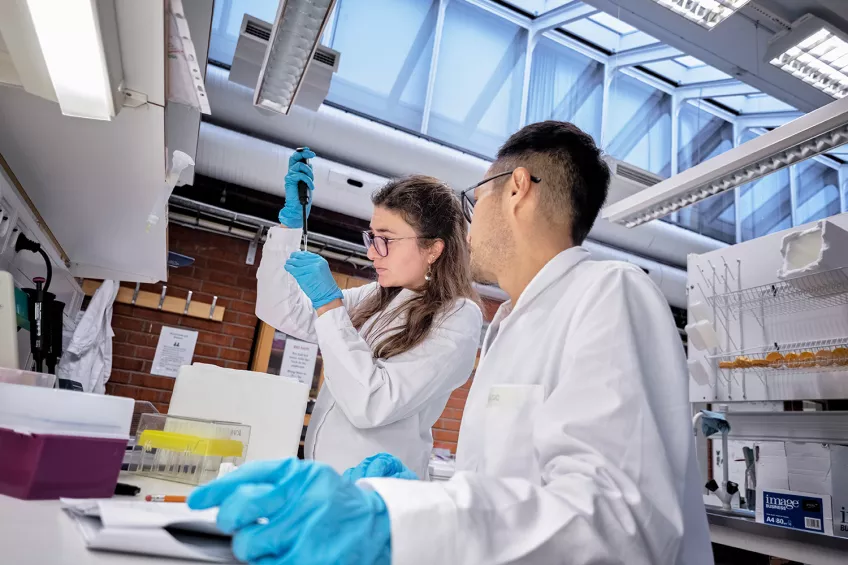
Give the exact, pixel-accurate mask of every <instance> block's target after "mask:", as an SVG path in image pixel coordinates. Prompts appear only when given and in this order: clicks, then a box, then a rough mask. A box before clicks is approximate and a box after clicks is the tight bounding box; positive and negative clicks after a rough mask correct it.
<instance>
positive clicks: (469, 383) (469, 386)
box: [459, 379, 474, 390]
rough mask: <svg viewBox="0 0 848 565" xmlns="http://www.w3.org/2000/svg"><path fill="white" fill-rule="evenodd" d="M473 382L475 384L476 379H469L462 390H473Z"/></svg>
mask: <svg viewBox="0 0 848 565" xmlns="http://www.w3.org/2000/svg"><path fill="white" fill-rule="evenodd" d="M473 382H474V379H468V380H467V381H465V383H464V384H463V385H462V386H461V387H459V388H462V389H465V390H471V383H473Z"/></svg>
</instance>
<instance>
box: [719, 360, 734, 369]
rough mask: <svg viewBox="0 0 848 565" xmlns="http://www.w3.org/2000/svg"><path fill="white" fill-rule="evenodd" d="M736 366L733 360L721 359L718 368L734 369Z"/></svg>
mask: <svg viewBox="0 0 848 565" xmlns="http://www.w3.org/2000/svg"><path fill="white" fill-rule="evenodd" d="M735 367H736V364H735V363H734V362H733V361H719V362H718V368H719V369H733V368H735Z"/></svg>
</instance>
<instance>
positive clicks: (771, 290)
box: [707, 267, 848, 319]
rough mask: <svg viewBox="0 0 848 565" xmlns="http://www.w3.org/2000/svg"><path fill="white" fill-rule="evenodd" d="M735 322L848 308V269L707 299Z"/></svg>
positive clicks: (824, 272)
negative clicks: (743, 318) (748, 316)
mask: <svg viewBox="0 0 848 565" xmlns="http://www.w3.org/2000/svg"><path fill="white" fill-rule="evenodd" d="M707 301H708V302H709V303H710V304H711V305H713V306H715V307H716V308H717V309H718V310H720V311H722V313H723V314H725V315H729V316H730V317H732V318H734V319H738V318H739V316H741V315H742V314H744V313H746V312H751V313H752V314H754V315H755V316H757V317H758V318H759V317H763V318H768V317H771V316H779V315H782V314H790V313H793V312H801V311H807V310H817V309H819V308H828V307H833V306H841V305H844V304H848V267H846V268H841V269H833V270H831V271H822V272H820V273H814V274H810V275H805V276H801V277H797V278H794V279H789V280H785V281H778V282H775V283H771V284H765V285H761V286H755V287H753V288H747V289H745V290H739V291H736V292H728V293H725V294H717V295H714V296H711V297H708V298H707Z"/></svg>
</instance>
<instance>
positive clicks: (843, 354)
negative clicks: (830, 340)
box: [833, 347, 848, 367]
mask: <svg viewBox="0 0 848 565" xmlns="http://www.w3.org/2000/svg"><path fill="white" fill-rule="evenodd" d="M833 363H834V365H841V366H843V367H844V366H846V365H848V347H837V348H835V349H834V350H833Z"/></svg>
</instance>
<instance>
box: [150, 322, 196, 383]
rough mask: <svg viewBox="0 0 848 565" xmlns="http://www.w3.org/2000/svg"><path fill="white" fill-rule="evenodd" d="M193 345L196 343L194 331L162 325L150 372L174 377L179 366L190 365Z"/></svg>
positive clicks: (178, 370)
mask: <svg viewBox="0 0 848 565" xmlns="http://www.w3.org/2000/svg"><path fill="white" fill-rule="evenodd" d="M195 345H197V332H196V331H193V330H187V329H184V328H169V327H167V326H162V332H161V333H160V334H159V343H158V344H157V345H156V355H155V356H154V357H153V368H152V369H150V374H151V375H161V376H163V377H174V378H176V376H177V374H178V373H179V372H180V367H182V366H183V365H191V360H192V358H193V357H194V346H195Z"/></svg>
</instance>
